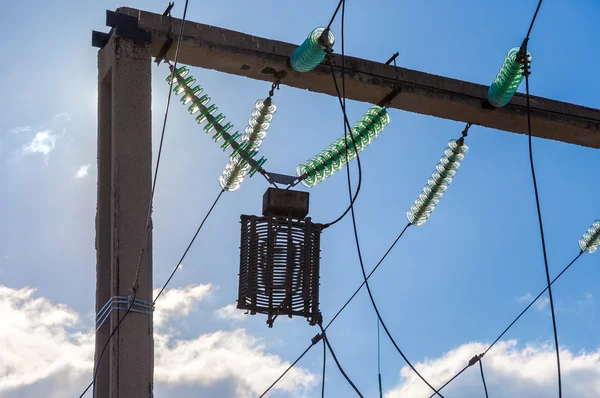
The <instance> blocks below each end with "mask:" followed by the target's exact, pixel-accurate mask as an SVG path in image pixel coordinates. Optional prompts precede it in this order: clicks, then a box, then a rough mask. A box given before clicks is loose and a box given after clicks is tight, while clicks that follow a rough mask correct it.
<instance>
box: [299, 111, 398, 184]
mask: <svg viewBox="0 0 600 398" xmlns="http://www.w3.org/2000/svg"><path fill="white" fill-rule="evenodd" d="M389 122H390V117H389V114H388V113H387V111H386V110H385V108H382V107H380V106H372V107H371V108H370V109H369V110H368V111H367V112H366V113H365V115H363V116H362V117H361V118H360V120H359V121H358V122H357V123H356V125H355V126H354V127H353V128H352V130H351V131H350V132H348V133H347V138H346V137H345V136H343V137H340V138H338V139H337V140H336V141H335V142H334V143H333V144H331V145H330V146H329V147H327V148H326V149H325V150H323V151H322V152H321V153H319V154H318V155H316V156H315V157H313V158H312V159H310V160H308V161H306V162H304V163H302V164H301V165H299V166H298V167H297V169H296V173H297V175H298V176H299V177H300V176H302V175H304V174H306V175H307V176H308V177H307V178H305V179H303V180H302V184H304V185H305V186H307V187H312V186H314V185H315V184H317V183H319V182H321V181H322V180H323V179H324V178H326V177H329V176H330V175H332V174H333V173H335V172H336V171H338V170H339V169H341V168H342V166H344V165H345V164H346V162H347V161H349V160H352V159H354V158H355V157H356V154H357V152H359V153H360V152H362V151H363V150H364V149H365V148H366V147H367V146H368V145H369V144H370V143H371V142H372V141H373V140H374V139H375V138H376V137H377V135H379V133H380V132H381V131H382V130H383V128H384V127H385V126H387V124H388V123H389ZM353 138H354V142H353ZM355 146H356V151H355V150H354V147H355Z"/></svg>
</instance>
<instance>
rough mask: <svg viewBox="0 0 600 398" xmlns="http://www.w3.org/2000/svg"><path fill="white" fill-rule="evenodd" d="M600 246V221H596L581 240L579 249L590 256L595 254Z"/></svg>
mask: <svg viewBox="0 0 600 398" xmlns="http://www.w3.org/2000/svg"><path fill="white" fill-rule="evenodd" d="M598 246H600V220H596V221H594V223H593V224H592V226H591V227H590V228H588V230H587V232H586V233H585V234H583V236H582V237H581V239H580V240H579V248H580V249H581V251H582V252H587V253H588V254H592V253H594V252H595V251H596V250H597V249H598Z"/></svg>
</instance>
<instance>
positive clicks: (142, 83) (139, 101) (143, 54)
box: [93, 29, 154, 398]
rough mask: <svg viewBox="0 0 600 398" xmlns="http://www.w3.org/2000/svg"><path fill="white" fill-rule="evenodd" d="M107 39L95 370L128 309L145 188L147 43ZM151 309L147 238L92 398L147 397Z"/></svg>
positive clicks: (148, 155) (101, 101)
mask: <svg viewBox="0 0 600 398" xmlns="http://www.w3.org/2000/svg"><path fill="white" fill-rule="evenodd" d="M113 33H114V34H112V35H111V37H110V40H109V41H108V43H107V44H106V46H105V47H104V48H102V49H101V50H100V51H99V52H98V205H97V214H96V251H97V257H96V258H97V264H96V311H97V318H96V319H97V322H96V325H97V332H96V355H95V363H96V362H97V361H98V357H99V355H100V352H101V351H102V349H103V347H104V345H105V343H106V341H107V340H108V338H109V335H110V333H111V332H112V330H113V329H114V328H115V326H116V325H117V323H118V322H119V320H120V319H121V317H123V315H124V314H125V310H126V309H127V308H129V304H130V303H131V302H130V301H129V300H131V294H132V293H131V287H132V285H133V283H134V280H135V274H136V268H137V263H138V259H139V255H140V250H141V245H142V239H143V236H144V231H145V228H146V218H147V209H148V207H147V206H148V203H149V202H150V195H151V186H152V145H151V143H152V141H151V140H152V115H151V111H150V106H151V95H152V92H151V73H150V71H151V55H150V46H149V41H148V40H146V41H145V40H144V37H143V36H142V37H140V38H141V40H139V39H140V38H138V40H136V39H131V38H127V37H123V36H120V35H119V32H118V29H117V31H116V32H113ZM151 302H152V236H151V231H150V230H149V231H148V240H147V245H146V249H145V255H144V257H143V259H142V263H141V267H140V276H139V288H138V293H137V298H136V303H135V305H134V306H133V307H132V311H131V312H130V313H129V314H128V315H127V319H126V320H125V321H124V322H123V323H122V324H121V326H120V327H119V329H118V331H117V332H116V333H115V335H114V336H113V337H112V339H111V340H110V343H109V346H108V347H107V349H106V351H105V352H104V355H103V356H102V360H101V361H100V363H99V364H98V365H97V366H98V373H97V378H96V383H95V385H94V387H93V388H95V396H96V397H97V398H142V397H152V396H153V391H152V390H153V387H152V379H153V373H154V341H153V337H152V311H151V308H152V307H151ZM94 370H96V369H94Z"/></svg>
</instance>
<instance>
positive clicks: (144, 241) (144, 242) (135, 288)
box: [80, 0, 189, 398]
mask: <svg viewBox="0 0 600 398" xmlns="http://www.w3.org/2000/svg"><path fill="white" fill-rule="evenodd" d="M188 2H189V0H186V1H185V6H184V9H183V17H182V19H181V27H180V30H179V37H178V38H177V47H176V50H175V58H174V61H173V62H174V65H175V66H174V69H173V71H172V72H171V84H170V86H169V94H168V95H167V103H166V105H165V116H164V120H163V126H162V131H161V135H160V144H159V148H158V155H157V158H156V167H155V169H154V178H153V181H152V191H151V194H150V202H149V203H148V212H147V215H146V227H145V228H144V236H143V238H142V247H141V250H140V255H139V258H138V263H137V266H136V271H135V280H134V283H133V285H132V290H133V298H132V300H131V304H130V305H129V307H128V308H127V311H125V314H124V315H123V317H122V318H121V319H120V320H119V322H118V323H117V326H115V328H114V329H113V330H112V332H111V333H110V335H109V336H108V339H107V340H106V343H105V344H104V347H103V348H102V351H101V352H100V356H99V357H98V361H97V362H96V369H95V370H94V377H93V378H92V383H91V384H90V385H93V386H94V387H93V388H92V397H94V396H96V386H95V384H96V376H97V375H98V369H99V365H100V361H101V360H102V356H103V355H104V352H105V351H106V348H107V347H108V344H109V343H110V340H111V339H112V337H113V336H114V335H115V333H116V332H117V330H118V329H119V327H120V326H121V323H123V321H124V320H125V317H127V315H128V314H129V313H130V312H131V309H132V308H133V304H134V303H135V299H136V298H137V291H138V282H139V278H140V268H141V265H142V259H143V256H144V251H145V249H146V246H147V244H148V228H149V227H150V217H151V214H152V202H153V200H154V192H155V189H156V181H157V177H158V168H159V165H160V157H161V153H162V147H163V141H164V136H165V130H166V126H167V118H168V115H169V105H170V104H171V93H172V91H173V90H172V88H173V80H174V79H173V75H174V74H175V68H176V67H177V61H178V59H179V50H180V47H181V37H182V35H183V27H184V25H185V17H186V14H187V7H188ZM89 388H90V386H88V387H87V388H86V389H85V391H84V392H83V393H82V394H81V396H80V398H81V397H83V395H84V394H85V393H86V392H87V390H88V389H89Z"/></svg>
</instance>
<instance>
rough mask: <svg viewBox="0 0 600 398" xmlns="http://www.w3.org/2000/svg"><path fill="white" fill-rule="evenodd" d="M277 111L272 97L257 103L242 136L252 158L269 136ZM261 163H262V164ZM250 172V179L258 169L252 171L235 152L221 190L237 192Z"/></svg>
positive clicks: (226, 168)
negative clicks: (268, 132) (269, 129)
mask: <svg viewBox="0 0 600 398" xmlns="http://www.w3.org/2000/svg"><path fill="white" fill-rule="evenodd" d="M276 109H277V107H276V106H275V105H273V101H272V100H271V97H268V98H267V99H265V100H258V101H256V104H255V107H254V109H253V110H252V115H251V116H250V119H248V126H246V130H245V131H244V135H243V136H242V144H241V145H240V146H243V147H244V149H245V150H246V151H247V152H248V153H249V154H250V155H251V156H254V155H255V154H256V153H257V152H258V148H259V147H260V145H261V144H262V140H263V139H264V138H265V136H266V135H267V129H268V128H269V125H270V123H271V120H272V119H273V114H274V113H275V110H276ZM261 161H262V163H260V162H261ZM259 163H260V164H261V165H262V164H263V163H264V160H263V159H261V160H260V161H259ZM248 172H250V177H252V176H253V175H254V173H255V172H256V169H254V170H252V168H251V167H250V165H249V164H248V162H247V161H245V160H244V158H243V157H241V156H239V155H238V154H237V153H235V151H234V153H233V154H232V155H231V158H230V162H229V164H228V165H227V166H225V170H223V174H221V177H219V183H220V184H221V188H223V189H224V190H225V191H229V192H233V191H237V190H238V189H239V187H240V184H241V183H242V181H243V180H244V177H245V176H246V174H248Z"/></svg>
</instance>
